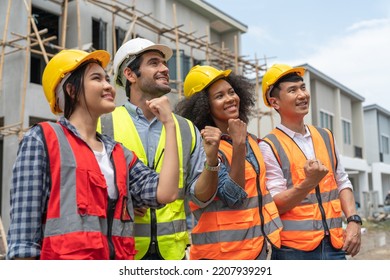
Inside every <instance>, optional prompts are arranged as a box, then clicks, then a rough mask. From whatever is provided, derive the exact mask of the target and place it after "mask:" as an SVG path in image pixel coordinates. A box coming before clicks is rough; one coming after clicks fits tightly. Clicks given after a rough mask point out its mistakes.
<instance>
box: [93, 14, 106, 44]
mask: <svg viewBox="0 0 390 280" xmlns="http://www.w3.org/2000/svg"><path fill="white" fill-rule="evenodd" d="M106 38H107V23H106V22H104V21H103V20H101V19H92V47H93V48H94V49H95V50H105V49H107V42H106Z"/></svg>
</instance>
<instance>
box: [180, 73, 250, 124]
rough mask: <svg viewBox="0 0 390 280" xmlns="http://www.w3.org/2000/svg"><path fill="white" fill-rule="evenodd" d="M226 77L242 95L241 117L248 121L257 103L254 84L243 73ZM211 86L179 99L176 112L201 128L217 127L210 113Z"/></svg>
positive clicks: (239, 94) (238, 93)
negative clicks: (187, 97)
mask: <svg viewBox="0 0 390 280" xmlns="http://www.w3.org/2000/svg"><path fill="white" fill-rule="evenodd" d="M224 79H225V80H226V81H227V82H228V83H229V84H230V85H231V86H232V87H233V89H234V91H235V92H236V93H237V95H238V96H239V97H240V111H239V118H240V119H241V120H242V121H243V122H245V123H248V122H249V117H250V115H251V108H252V107H253V106H254V105H255V97H254V84H253V83H251V82H250V81H249V80H248V79H247V78H246V77H244V76H241V75H234V74H230V75H229V76H228V77H226V78H224ZM209 87H210V85H209V86H208V87H207V88H205V89H203V90H202V91H200V92H198V93H195V94H194V95H192V96H191V97H190V98H189V99H183V100H181V101H179V103H178V104H177V105H176V107H175V113H177V114H178V115H181V116H182V117H185V118H187V119H189V120H191V121H192V122H193V123H194V124H195V125H196V127H197V128H198V129H199V130H201V129H203V128H204V127H205V126H214V127H216V125H215V123H214V121H213V119H212V117H211V114H210V104H209V97H208V89H209Z"/></svg>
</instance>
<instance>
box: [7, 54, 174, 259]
mask: <svg viewBox="0 0 390 280" xmlns="http://www.w3.org/2000/svg"><path fill="white" fill-rule="evenodd" d="M109 61H110V56H109V54H108V53H107V52H106V51H103V50H98V51H94V52H92V53H87V52H84V51H80V50H63V51H61V52H59V53H58V54H56V55H55V56H54V57H53V58H52V59H51V60H50V61H49V63H48V64H47V66H46V68H45V70H44V73H43V77H42V85H43V89H44V92H45V96H46V98H47V100H48V102H49V104H50V108H51V110H52V112H53V113H54V114H61V113H62V112H63V113H64V116H62V117H61V118H60V119H59V121H58V122H56V123H53V122H42V123H39V124H38V125H36V126H33V127H32V128H31V129H30V130H29V131H28V132H27V133H26V135H25V136H24V138H23V140H22V142H21V144H20V148H19V151H18V155H17V158H16V162H15V165H14V168H13V179H12V186H11V213H10V218H11V221H10V228H9V232H8V252H7V258H8V259H133V258H134V255H135V253H136V252H135V249H134V237H133V236H134V233H133V221H134V213H133V212H134V211H133V205H134V207H154V208H156V207H161V206H163V205H164V204H165V203H169V202H171V201H173V200H175V199H176V197H177V194H178V188H177V184H178V181H179V173H178V166H179V165H178V155H177V144H176V137H175V134H176V128H175V123H174V120H173V118H172V112H171V109H170V108H169V107H168V106H165V105H164V104H166V103H167V102H166V100H164V98H157V99H154V100H151V101H150V102H148V105H149V106H150V108H151V110H152V111H153V112H154V113H155V114H156V116H157V118H159V119H160V120H161V122H162V123H163V124H164V126H165V129H166V143H167V144H166V146H165V157H164V159H163V160H164V163H163V169H162V170H161V173H160V175H158V174H157V173H155V172H154V171H152V170H151V169H149V168H148V167H147V166H145V165H144V164H143V163H142V162H141V161H140V160H138V158H137V157H136V155H135V154H134V153H133V152H131V151H129V150H127V149H126V148H124V147H123V146H122V145H121V144H119V143H117V142H115V141H114V140H113V139H112V138H110V137H108V136H105V135H101V134H99V133H97V132H96V126H97V122H98V118H99V117H100V116H101V115H102V114H105V113H109V112H112V111H113V110H114V109H115V103H114V99H115V90H114V87H113V86H112V85H111V84H110V81H109V78H108V76H107V74H106V72H105V70H104V68H105V67H106V65H107V64H108V62H109ZM165 98H166V97H165ZM168 178H169V181H167V179H168ZM172 180H173V182H174V183H172ZM175 182H176V183H175Z"/></svg>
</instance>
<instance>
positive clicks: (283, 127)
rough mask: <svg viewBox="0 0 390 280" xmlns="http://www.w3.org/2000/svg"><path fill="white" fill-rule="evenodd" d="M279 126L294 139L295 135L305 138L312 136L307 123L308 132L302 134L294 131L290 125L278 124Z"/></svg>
mask: <svg viewBox="0 0 390 280" xmlns="http://www.w3.org/2000/svg"><path fill="white" fill-rule="evenodd" d="M277 128H279V129H280V130H282V131H284V132H285V133H286V134H287V135H288V136H290V137H291V138H292V139H294V137H303V138H306V137H310V135H311V134H310V130H309V129H308V128H307V126H306V125H305V130H306V133H305V135H302V134H300V133H297V132H295V131H292V130H291V129H289V128H288V127H286V126H284V125H283V124H278V125H277Z"/></svg>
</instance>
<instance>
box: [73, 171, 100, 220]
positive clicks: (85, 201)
mask: <svg viewBox="0 0 390 280" xmlns="http://www.w3.org/2000/svg"><path fill="white" fill-rule="evenodd" d="M76 176H77V181H78V185H77V186H78V187H77V188H76V199H77V208H78V211H79V214H80V215H82V216H85V215H95V216H99V217H106V209H107V201H108V200H107V196H108V194H107V185H106V181H105V179H104V176H103V174H101V173H97V172H94V171H91V170H80V169H77V170H76Z"/></svg>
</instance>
